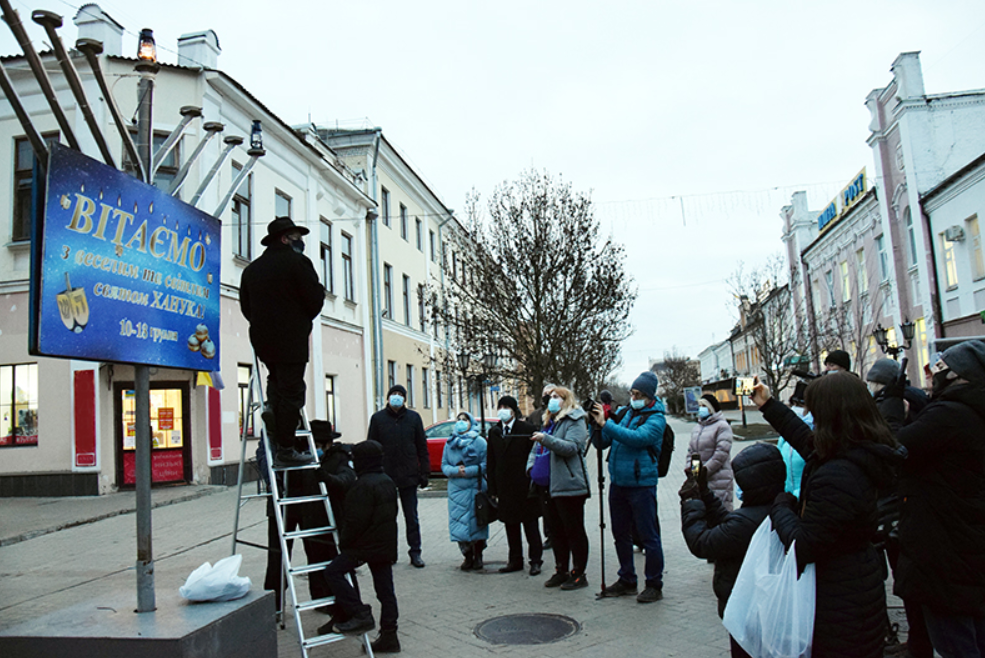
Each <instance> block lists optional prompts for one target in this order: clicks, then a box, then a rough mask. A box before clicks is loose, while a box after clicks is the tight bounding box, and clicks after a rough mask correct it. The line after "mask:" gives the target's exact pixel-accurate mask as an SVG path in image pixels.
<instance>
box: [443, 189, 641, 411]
mask: <svg viewBox="0 0 985 658" xmlns="http://www.w3.org/2000/svg"><path fill="white" fill-rule="evenodd" d="M488 213H489V217H488V220H487V219H486V218H485V217H484V216H483V214H482V211H481V208H480V203H479V196H478V194H476V193H475V192H474V191H473V193H472V194H471V195H470V196H469V198H468V199H467V203H466V215H467V226H466V229H467V230H466V231H465V232H463V233H461V234H460V235H457V236H456V237H454V238H452V243H451V245H450V247H451V250H450V252H445V250H444V249H443V256H442V257H443V259H446V262H445V263H444V264H443V266H444V267H445V271H446V272H449V273H451V274H452V278H453V279H454V281H452V282H450V283H446V285H444V286H443V287H441V288H436V287H434V286H432V288H431V289H430V290H429V291H428V305H429V308H430V309H431V312H432V314H433V316H434V318H435V320H436V321H437V322H438V323H440V324H441V325H442V326H443V327H444V329H445V332H446V336H448V338H449V343H450V345H451V346H452V349H454V350H456V351H464V352H468V353H470V354H472V355H474V356H476V357H479V356H481V355H484V354H487V353H489V352H492V353H495V354H497V355H498V356H499V357H500V358H499V363H498V364H497V367H496V368H495V372H494V373H492V374H494V375H496V376H497V377H500V378H512V379H515V380H516V381H519V382H522V383H523V384H524V385H525V386H526V387H527V390H528V391H535V392H538V393H539V391H540V390H541V388H542V387H543V384H544V382H546V381H553V382H557V383H560V384H565V385H571V386H573V387H574V388H575V390H576V391H580V392H582V393H586V392H590V391H597V390H598V388H599V387H600V385H601V384H602V382H604V381H605V380H606V378H607V377H608V376H609V374H610V373H611V372H612V371H613V370H614V369H615V368H616V367H617V366H618V365H619V348H620V344H621V343H622V341H623V340H624V339H625V338H626V337H627V336H628V335H629V333H630V329H629V325H628V323H627V318H628V316H629V312H630V310H631V309H632V306H633V302H634V301H635V299H636V292H635V290H634V289H633V286H632V280H631V278H630V277H629V276H628V275H627V274H626V273H625V271H624V269H623V260H624V254H623V247H622V246H621V245H619V244H616V243H614V242H612V240H611V239H605V240H602V239H601V237H600V235H599V225H598V221H597V220H596V219H595V216H594V214H593V211H592V202H591V200H590V199H589V197H588V196H587V195H585V194H582V193H579V192H575V191H573V190H572V189H571V186H570V184H567V183H563V182H560V181H555V180H554V179H553V178H552V177H551V176H550V175H548V174H547V173H539V172H535V171H528V172H524V173H522V174H521V175H520V177H519V178H518V179H517V180H516V181H514V182H507V183H504V184H502V185H500V186H499V187H497V188H496V189H495V190H494V191H493V193H492V196H491V198H490V199H489V203H488ZM449 261H450V262H449Z"/></svg>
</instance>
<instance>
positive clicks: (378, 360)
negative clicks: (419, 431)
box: [366, 130, 385, 409]
mask: <svg viewBox="0 0 985 658" xmlns="http://www.w3.org/2000/svg"><path fill="white" fill-rule="evenodd" d="M382 138H383V133H382V132H381V131H380V130H377V131H376V137H375V139H374V142H375V143H374V145H373V168H372V172H373V184H372V187H373V201H375V202H376V203H377V204H379V199H377V194H378V193H377V187H378V185H377V183H378V179H377V175H376V164H377V162H378V160H379V157H380V141H381V140H382ZM379 216H380V215H379V213H378V212H367V213H366V223H367V224H368V225H369V250H370V259H369V260H370V273H369V280H370V310H371V311H372V314H373V317H372V325H373V326H372V332H373V362H374V363H373V372H374V374H375V378H376V387H375V389H374V390H375V394H376V404H375V405H374V409H382V408H383V396H384V395H385V393H384V391H383V318H382V316H381V315H380V244H379V234H378V231H377V225H378V224H379Z"/></svg>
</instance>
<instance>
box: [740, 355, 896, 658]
mask: <svg viewBox="0 0 985 658" xmlns="http://www.w3.org/2000/svg"><path fill="white" fill-rule="evenodd" d="M752 398H753V402H755V403H756V404H757V405H759V408H760V411H762V413H763V417H764V418H765V419H766V420H767V422H769V424H770V425H772V426H773V428H774V429H776V430H777V432H779V433H780V435H781V436H783V437H784V438H785V439H786V440H787V442H788V443H789V444H790V445H792V446H793V447H794V449H795V450H797V452H799V453H800V454H801V456H802V457H804V459H805V460H806V462H807V464H806V466H805V467H804V475H803V480H802V483H801V490H800V500H798V499H796V498H795V497H794V496H792V495H791V494H789V493H782V494H780V495H779V496H777V499H776V501H775V502H774V504H773V508H772V510H771V511H770V518H771V519H772V521H773V528H774V529H775V530H776V532H777V534H778V535H779V536H780V539H781V540H782V541H783V543H784V545H786V546H787V547H789V546H790V545H791V544H792V543H793V542H794V541H796V542H797V562H798V564H799V566H800V568H801V569H803V567H804V566H805V565H807V564H811V563H813V564H814V565H815V566H816V570H815V574H816V579H817V593H816V608H815V613H814V640H813V648H812V654H811V655H812V656H813V658H828V657H837V658H853V657H858V658H881V656H882V655H883V644H884V639H885V631H886V589H885V579H886V575H887V574H886V567H885V561H884V560H883V559H882V556H881V554H880V553H879V551H877V550H876V548H875V547H874V546H873V544H872V539H873V537H874V536H875V534H876V529H877V526H878V518H879V517H878V511H877V501H878V499H879V497H880V495H881V493H882V492H883V491H885V490H886V489H888V488H889V487H890V486H892V485H893V481H894V476H895V472H896V470H897V468H898V467H899V464H900V463H901V462H902V461H903V455H904V454H905V453H904V451H902V450H900V449H899V448H898V447H897V445H896V441H895V439H894V438H893V435H892V432H891V431H890V429H889V426H888V425H887V424H886V422H885V421H884V420H883V419H882V416H881V415H880V414H879V410H878V408H876V404H875V402H874V401H873V399H872V395H871V394H870V393H869V391H868V389H866V387H865V384H864V383H862V381H861V380H860V379H859V378H858V377H856V376H854V375H852V374H850V373H829V374H828V375H825V376H824V377H821V378H818V379H815V380H814V381H813V382H811V384H810V385H809V386H808V387H807V394H806V407H807V408H808V409H809V410H810V411H811V413H812V414H813V415H814V430H813V431H811V429H810V428H809V427H808V426H807V425H806V424H804V422H803V421H802V420H801V419H800V418H799V417H798V416H797V415H796V414H795V413H794V412H793V411H791V410H790V409H789V408H788V407H786V406H784V405H783V404H781V403H779V402H777V401H775V400H774V399H772V398H771V397H770V391H769V389H768V388H766V387H765V386H764V385H762V384H757V385H756V388H755V390H754V392H753V396H752Z"/></svg>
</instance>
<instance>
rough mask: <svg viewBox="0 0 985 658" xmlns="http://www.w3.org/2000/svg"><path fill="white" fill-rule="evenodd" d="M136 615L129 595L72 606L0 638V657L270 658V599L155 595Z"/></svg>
mask: <svg viewBox="0 0 985 658" xmlns="http://www.w3.org/2000/svg"><path fill="white" fill-rule="evenodd" d="M156 599H157V610H155V611H154V612H144V613H140V614H137V613H136V612H134V610H135V608H136V593H135V592H132V591H131V592H127V593H122V592H121V593H118V594H114V595H111V596H107V597H105V598H104V599H102V600H93V601H90V602H87V603H82V604H79V605H74V606H72V607H69V608H65V609H62V610H58V611H56V612H52V613H50V614H47V615H43V616H41V617H39V618H38V619H35V620H33V621H30V622H25V623H23V624H20V625H19V626H14V627H12V628H8V629H6V630H4V631H2V632H0V656H10V657H11V658H14V657H15V656H32V658H64V657H65V656H72V658H234V657H235V658H242V657H243V656H255V657H257V658H266V657H270V658H276V656H277V628H276V624H275V619H274V594H273V592H265V591H263V590H257V589H254V590H252V591H250V593H249V594H247V595H246V596H245V597H243V598H241V599H238V600H236V601H227V602H223V603H190V602H189V601H186V600H184V599H182V598H181V597H180V596H179V595H178V593H177V591H175V592H173V593H165V592H160V591H159V592H156Z"/></svg>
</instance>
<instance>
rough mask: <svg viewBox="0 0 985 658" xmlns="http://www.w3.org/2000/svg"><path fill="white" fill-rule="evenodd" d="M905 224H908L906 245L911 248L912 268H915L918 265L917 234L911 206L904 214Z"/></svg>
mask: <svg viewBox="0 0 985 658" xmlns="http://www.w3.org/2000/svg"><path fill="white" fill-rule="evenodd" d="M903 222H904V223H905V224H906V244H907V246H909V254H910V266H911V267H915V266H916V264H917V233H916V229H915V228H914V227H913V215H912V213H910V207H909V206H907V208H906V211H905V212H904V213H903Z"/></svg>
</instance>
